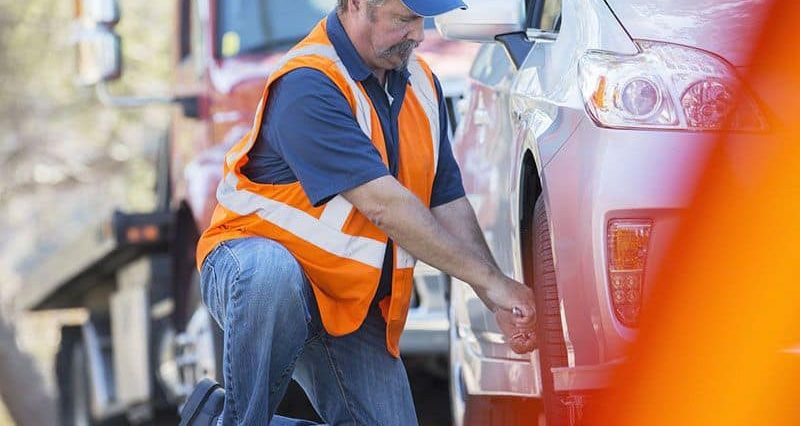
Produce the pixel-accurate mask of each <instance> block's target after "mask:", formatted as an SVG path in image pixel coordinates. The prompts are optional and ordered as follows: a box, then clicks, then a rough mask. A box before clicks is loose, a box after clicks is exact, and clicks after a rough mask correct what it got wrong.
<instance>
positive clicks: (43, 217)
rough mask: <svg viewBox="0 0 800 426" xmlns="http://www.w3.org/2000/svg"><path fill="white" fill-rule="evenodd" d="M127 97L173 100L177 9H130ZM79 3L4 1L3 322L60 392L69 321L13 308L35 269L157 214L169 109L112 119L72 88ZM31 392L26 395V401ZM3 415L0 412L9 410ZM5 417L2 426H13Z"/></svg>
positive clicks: (0, 148)
mask: <svg viewBox="0 0 800 426" xmlns="http://www.w3.org/2000/svg"><path fill="white" fill-rule="evenodd" d="M120 4H121V10H122V21H121V22H120V24H119V25H118V26H117V31H118V32H119V34H120V35H121V36H122V41H123V61H124V65H125V72H124V74H123V78H122V79H121V80H120V81H118V82H115V83H113V84H112V90H113V91H114V92H116V93H121V94H140V95H158V96H163V95H169V94H171V89H170V87H171V77H170V72H171V69H172V60H173V56H172V47H173V38H174V27H173V24H174V19H175V18H174V12H175V10H176V5H175V2H174V1H164V2H144V1H137V0H121V2H120ZM73 5H74V2H73V1H66V0H59V1H52V0H26V1H16V0H0V235H2V238H0V314H3V313H4V311H5V315H6V316H12V317H15V320H16V322H17V329H18V331H19V332H20V335H19V338H18V341H19V342H20V344H22V346H23V348H25V349H26V350H28V351H29V352H31V353H33V354H35V356H36V359H37V363H38V365H40V366H41V368H42V373H43V374H44V375H45V377H46V379H47V381H48V387H49V388H50V389H51V390H52V389H53V378H52V356H53V354H54V353H55V349H56V345H57V344H58V334H57V333H55V332H53V331H54V330H57V327H58V322H59V321H61V320H62V319H59V317H56V316H52V317H42V316H41V315H40V316H38V317H37V318H36V322H35V323H34V322H31V321H30V319H28V318H26V317H25V316H18V315H14V314H13V313H12V312H9V310H8V309H7V308H9V307H10V306H12V305H11V300H12V299H13V296H14V294H16V293H17V292H18V291H25V288H27V287H29V286H35V285H36V283H34V282H25V280H24V276H25V273H26V272H27V271H30V270H31V269H33V268H36V265H37V262H38V261H39V260H40V259H42V258H43V257H44V256H47V255H48V254H50V253H52V252H54V251H55V250H57V249H58V248H59V246H61V245H62V244H64V243H65V242H67V241H69V240H70V239H71V238H73V237H74V236H76V235H78V234H79V233H80V232H81V231H82V229H84V228H85V227H86V226H88V225H90V224H93V223H97V222H99V221H102V220H104V219H107V218H108V217H109V215H110V213H111V211H112V209H113V208H115V207H117V208H122V209H125V210H128V211H131V210H137V211H143V210H148V209H150V208H152V206H153V204H154V197H153V187H154V185H155V172H154V169H153V165H154V161H155V156H156V153H157V152H158V142H159V140H160V138H161V137H162V135H163V134H164V132H165V130H166V128H167V125H168V122H169V117H170V114H171V109H170V107H165V106H151V107H147V108H141V109H132V110H117V109H111V108H106V107H104V106H103V105H100V104H99V102H98V101H97V100H96V97H95V95H94V91H93V89H92V88H82V87H78V86H76V85H75V84H74V82H75V80H76V75H75V64H74V61H75V52H74V46H73V45H72V42H71V40H72V37H73V30H74V24H73V22H72V20H73V13H74V12H73ZM20 391H23V392H24V389H23V390H20ZM0 405H1V404H0ZM11 424H12V423H11V420H10V419H9V418H8V416H7V413H5V411H4V410H3V408H2V407H1V406H0V426H6V425H11Z"/></svg>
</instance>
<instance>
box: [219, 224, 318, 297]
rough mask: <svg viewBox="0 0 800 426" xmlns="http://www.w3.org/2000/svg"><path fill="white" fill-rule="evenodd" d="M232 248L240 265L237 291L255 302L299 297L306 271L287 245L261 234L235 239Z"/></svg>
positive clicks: (236, 285) (230, 246) (233, 254)
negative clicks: (297, 295)
mask: <svg viewBox="0 0 800 426" xmlns="http://www.w3.org/2000/svg"><path fill="white" fill-rule="evenodd" d="M228 247H229V249H230V250H231V255H232V256H233V257H234V258H235V260H236V262H237V263H238V267H239V274H238V277H237V278H236V281H237V282H236V284H235V286H234V287H235V289H234V291H235V292H237V291H238V292H239V293H241V294H242V295H246V297H247V298H250V299H251V301H253V302H255V301H256V300H259V299H266V300H265V301H269V302H270V303H277V302H281V301H283V302H286V303H291V302H293V300H287V299H290V298H293V297H295V295H296V294H298V293H299V289H300V288H301V286H302V285H304V278H303V271H302V269H301V268H300V265H299V264H298V263H297V261H296V260H295V258H294V256H292V254H291V253H290V252H289V251H288V250H287V249H286V248H285V247H283V246H282V245H281V244H279V243H277V242H275V241H272V240H269V239H266V238H259V237H253V238H246V239H242V240H234V242H232V243H231V244H229V245H228ZM253 299H255V300H253Z"/></svg>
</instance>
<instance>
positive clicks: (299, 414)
mask: <svg viewBox="0 0 800 426" xmlns="http://www.w3.org/2000/svg"><path fill="white" fill-rule="evenodd" d="M404 361H405V364H406V369H407V370H408V378H409V381H410V382H411V392H412V393H413V395H414V402H415V404H416V406H417V417H418V418H419V422H420V426H449V425H450V423H451V419H450V399H449V398H450V397H449V393H448V392H449V391H448V382H447V377H446V371H447V370H446V369H445V367H446V365H443V364H442V363H441V362H438V366H435V365H436V364H437V361H432V360H430V359H425V358H404ZM432 371H433V372H432ZM286 396H287V397H286V398H285V399H284V401H283V403H282V404H281V405H280V406H279V407H278V413H279V414H281V415H284V416H290V417H295V418H303V419H308V420H313V421H318V422H319V421H321V420H320V419H319V418H318V417H317V416H316V413H314V409H313V408H312V407H311V404H310V403H309V402H308V400H307V399H306V398H305V395H304V394H303V390H302V389H300V386H298V385H297V384H296V383H294V382H292V384H291V385H290V387H289V391H288V392H287V394H286Z"/></svg>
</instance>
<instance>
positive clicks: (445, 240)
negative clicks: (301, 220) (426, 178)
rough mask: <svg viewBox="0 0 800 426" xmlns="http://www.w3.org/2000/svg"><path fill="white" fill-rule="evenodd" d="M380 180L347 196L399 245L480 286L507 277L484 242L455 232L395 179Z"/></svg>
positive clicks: (445, 270) (447, 271)
mask: <svg viewBox="0 0 800 426" xmlns="http://www.w3.org/2000/svg"><path fill="white" fill-rule="evenodd" d="M379 180H381V181H382V182H375V181H373V182H372V183H369V184H367V185H370V187H369V188H366V189H369V191H350V192H348V193H345V194H344V196H345V198H347V199H348V200H349V201H350V202H351V203H353V205H355V206H356V207H357V208H359V210H360V211H361V212H362V213H364V214H365V215H367V217H368V218H369V219H370V220H371V221H372V222H373V223H375V225H376V226H378V227H379V228H381V230H383V231H384V232H386V233H387V234H388V235H389V237H390V238H392V239H393V240H394V241H395V242H396V243H397V244H398V245H400V246H401V247H403V248H404V249H405V250H407V251H408V252H409V253H411V254H412V255H413V256H414V257H416V258H418V259H420V260H422V261H424V262H426V263H428V264H430V265H431V266H433V267H435V268H437V269H439V270H441V271H444V272H445V273H447V274H450V275H452V276H454V277H456V278H458V279H460V280H463V281H465V282H467V283H469V284H471V285H473V286H475V287H477V288H483V289H486V288H489V287H490V286H491V283H493V282H496V281H498V280H501V279H503V278H504V276H503V275H502V273H501V272H500V270H499V269H498V268H497V266H496V265H495V263H494V260H493V259H492V257H491V254H489V252H488V249H487V248H486V245H485V243H481V242H479V241H477V240H474V239H473V240H472V241H470V242H467V241H466V240H465V239H464V238H463V237H458V236H455V235H453V233H452V231H450V230H448V228H445V227H444V226H442V225H441V224H440V222H439V221H438V220H436V219H435V218H434V216H433V214H432V213H431V211H430V210H428V209H427V208H426V207H425V206H424V205H423V204H422V203H421V202H420V201H419V199H417V198H416V196H414V195H413V194H412V193H410V192H409V191H407V190H406V189H405V188H403V187H402V186H401V185H400V184H399V183H397V182H396V181H394V179H390V178H383V179H379ZM454 226H455V225H454ZM478 232H480V231H479V230H478ZM481 241H482V237H481ZM481 244H482V246H483V247H481Z"/></svg>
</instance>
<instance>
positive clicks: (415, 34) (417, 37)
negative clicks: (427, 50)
mask: <svg viewBox="0 0 800 426" xmlns="http://www.w3.org/2000/svg"><path fill="white" fill-rule="evenodd" d="M412 25H413V26H412V28H411V31H410V32H409V33H408V39H409V40H414V41H416V42H417V43H422V42H423V41H425V19H424V18H423V17H421V16H420V17H419V19H415V20H414V23H413V24H412Z"/></svg>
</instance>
